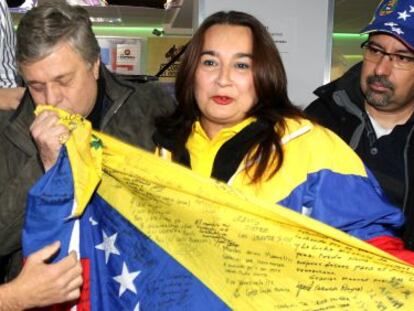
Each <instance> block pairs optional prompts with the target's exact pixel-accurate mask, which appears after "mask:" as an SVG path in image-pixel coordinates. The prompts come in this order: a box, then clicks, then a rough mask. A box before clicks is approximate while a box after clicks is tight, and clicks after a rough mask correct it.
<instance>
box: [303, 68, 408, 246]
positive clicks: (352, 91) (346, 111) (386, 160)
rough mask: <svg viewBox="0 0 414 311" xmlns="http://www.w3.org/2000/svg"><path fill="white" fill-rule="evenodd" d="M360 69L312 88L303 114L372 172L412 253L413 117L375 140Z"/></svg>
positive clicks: (354, 69)
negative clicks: (398, 211) (402, 220)
mask: <svg viewBox="0 0 414 311" xmlns="http://www.w3.org/2000/svg"><path fill="white" fill-rule="evenodd" d="M361 67H362V63H359V64H357V65H355V66H354V67H352V68H351V69H350V70H349V71H348V72H347V73H345V74H344V75H343V76H342V77H340V78H339V79H337V80H335V81H333V82H331V83H329V84H327V85H324V86H321V87H319V88H318V89H316V90H315V92H314V93H315V94H316V95H317V96H318V99H316V100H315V101H314V102H312V103H311V104H310V105H309V106H308V107H307V108H306V109H305V112H306V113H307V114H308V116H310V117H312V118H314V119H316V120H317V121H319V123H321V124H322V125H324V126H325V127H327V128H329V129H331V130H332V131H334V132H335V133H336V134H338V135H339V136H340V137H341V138H342V139H343V140H345V141H346V142H347V143H348V144H349V145H350V146H351V147H352V149H354V150H355V151H356V152H357V153H358V155H359V156H360V157H361V158H362V160H363V161H364V162H365V164H366V165H367V166H368V168H369V169H370V170H371V171H372V172H373V173H374V175H375V176H376V178H377V179H378V181H379V182H380V184H381V186H382V188H383V189H384V192H385V193H386V195H387V196H388V198H389V199H390V200H391V201H392V202H393V203H394V204H396V205H398V206H400V207H401V208H402V210H403V211H404V214H405V216H406V226H405V233H404V241H405V243H406V247H407V248H409V249H411V250H414V190H413V187H414V135H413V132H414V118H413V117H411V119H410V120H409V121H408V122H407V123H406V124H405V125H398V126H396V127H395V128H394V129H393V131H392V132H391V133H390V134H389V135H386V136H385V137H381V138H380V139H377V138H376V135H375V132H374V130H373V127H372V124H371V121H370V120H369V117H368V114H367V113H366V111H365V108H364V100H365V99H364V95H363V94H362V91H361V88H360V76H361ZM378 153H380V154H378ZM394 171H395V172H394Z"/></svg>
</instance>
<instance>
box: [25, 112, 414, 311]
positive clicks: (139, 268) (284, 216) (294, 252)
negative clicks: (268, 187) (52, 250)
mask: <svg viewBox="0 0 414 311" xmlns="http://www.w3.org/2000/svg"><path fill="white" fill-rule="evenodd" d="M59 113H60V115H61V118H62V122H63V123H64V124H67V123H70V122H71V123H72V124H73V123H74V124H76V129H75V130H74V131H73V132H72V135H71V138H70V139H69V141H68V142H67V143H66V145H65V146H64V147H63V148H62V151H61V154H60V156H59V159H58V161H57V163H56V165H55V166H54V167H53V168H52V169H51V170H50V171H48V172H47V173H46V174H45V175H44V176H43V177H42V179H41V180H39V182H38V183H37V184H36V185H35V186H34V187H33V188H32V190H31V191H30V194H29V198H28V207H27V215H26V223H25V228H24V232H23V249H24V255H25V256H28V255H29V254H31V253H32V252H34V251H36V250H37V249H39V248H41V247H42V246H45V245H47V244H50V243H51V242H53V241H55V240H60V241H61V244H62V247H61V251H60V253H59V254H58V256H57V257H56V258H55V259H54V260H56V261H58V260H60V259H61V258H62V257H64V256H66V255H67V254H68V253H69V252H70V251H71V250H76V251H77V253H78V254H79V257H80V259H81V260H82V264H83V267H84V272H83V273H84V284H83V286H82V296H81V299H80V300H79V301H76V302H73V303H72V304H65V305H61V306H53V308H54V309H55V310H56V309H61V310H62V309H70V308H72V309H76V310H228V309H234V310H327V309H333V310H374V309H383V310H385V309H398V310H412V306H413V305H414V269H413V267H412V266H409V265H407V264H405V263H403V262H401V261H400V260H398V259H396V258H394V257H392V256H390V255H388V254H386V253H384V252H382V251H381V250H379V249H376V248H375V247H372V246H371V245H369V244H367V243H365V242H363V241H360V240H357V239H355V238H354V237H351V236H349V235H347V234H345V233H343V232H340V231H338V230H336V229H334V228H332V227H329V226H327V225H324V224H322V223H319V222H317V221H315V220H312V219H310V218H308V217H305V216H302V215H299V214H298V213H296V212H293V211H291V210H288V209H285V208H283V207H280V206H275V205H269V204H265V203H263V202H260V201H257V200H256V199H255V198H253V197H249V196H246V195H244V194H242V193H240V192H238V191H236V190H234V189H232V188H231V187H229V186H227V185H225V184H223V183H220V182H217V181H214V180H210V179H206V178H203V177H201V176H198V175H196V174H194V173H193V172H191V171H190V170H187V169H185V168H183V167H180V166H178V165H176V164H173V163H168V162H166V161H163V160H162V159H159V158H157V157H156V156H154V155H152V154H150V153H147V152H145V151H143V150H139V149H137V148H134V147H132V146H129V145H127V144H124V143H122V142H120V141H119V140H117V139H114V138H112V137H110V136H108V135H105V134H102V133H99V132H95V131H92V130H91V127H90V124H89V122H88V121H86V120H84V119H82V118H80V117H76V116H70V115H67V114H65V113H64V112H61V111H60V112H59ZM72 128H73V127H72Z"/></svg>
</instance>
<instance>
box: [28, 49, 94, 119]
mask: <svg viewBox="0 0 414 311" xmlns="http://www.w3.org/2000/svg"><path fill="white" fill-rule="evenodd" d="M20 70H21V73H22V75H23V78H24V79H25V81H26V83H27V86H28V88H29V91H30V94H31V95H32V97H33V100H34V102H35V104H36V105H45V104H47V105H52V106H55V107H57V108H61V109H63V110H66V111H68V112H70V113H77V114H80V115H82V116H84V117H86V116H87V115H88V114H89V113H90V112H91V111H92V109H93V106H94V105H95V101H96V96H97V89H98V87H97V79H98V76H99V60H97V61H96V62H95V63H94V64H93V65H92V66H90V65H89V64H87V63H86V62H85V61H84V60H83V58H82V57H81V56H80V54H79V53H77V52H76V51H75V50H74V49H73V48H72V46H71V45H70V44H68V43H63V44H60V45H58V46H57V47H56V48H55V50H54V51H53V52H52V53H51V54H50V55H48V56H47V57H45V58H43V59H41V60H39V61H36V62H33V63H27V64H21V65H20Z"/></svg>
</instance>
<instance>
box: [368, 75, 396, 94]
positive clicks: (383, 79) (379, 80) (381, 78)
mask: <svg viewBox="0 0 414 311" xmlns="http://www.w3.org/2000/svg"><path fill="white" fill-rule="evenodd" d="M367 83H368V84H373V83H381V84H382V85H383V86H384V87H386V88H389V89H390V90H392V91H393V90H394V84H392V83H391V82H390V80H388V79H387V77H385V76H369V77H368V78H367Z"/></svg>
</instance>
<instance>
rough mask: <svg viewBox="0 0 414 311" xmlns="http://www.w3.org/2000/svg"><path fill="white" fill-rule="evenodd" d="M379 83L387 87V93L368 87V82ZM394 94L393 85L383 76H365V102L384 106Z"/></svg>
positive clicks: (374, 105)
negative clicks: (377, 91)
mask: <svg viewBox="0 0 414 311" xmlns="http://www.w3.org/2000/svg"><path fill="white" fill-rule="evenodd" d="M373 83H381V84H382V85H383V86H384V87H386V88H388V89H389V90H390V92H388V93H381V94H379V93H376V92H375V91H372V90H371V89H370V88H369V85H370V84H373ZM393 94H394V85H393V84H392V83H391V82H390V81H389V80H388V79H387V78H386V77H384V76H369V77H368V78H367V91H366V92H365V99H366V101H367V103H368V104H369V105H371V106H373V107H386V106H388V104H389V103H390V99H391V97H392V95H393Z"/></svg>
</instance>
